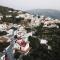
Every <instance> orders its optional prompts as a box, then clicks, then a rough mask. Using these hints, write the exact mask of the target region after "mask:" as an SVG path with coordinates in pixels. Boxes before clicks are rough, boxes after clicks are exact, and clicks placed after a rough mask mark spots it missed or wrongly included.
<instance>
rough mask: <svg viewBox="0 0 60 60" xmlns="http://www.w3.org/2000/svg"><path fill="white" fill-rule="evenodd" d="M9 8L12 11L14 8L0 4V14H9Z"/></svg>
mask: <svg viewBox="0 0 60 60" xmlns="http://www.w3.org/2000/svg"><path fill="white" fill-rule="evenodd" d="M9 10H11V11H14V9H12V8H8V7H3V6H0V14H2V15H6V14H9V12H8V11H9Z"/></svg>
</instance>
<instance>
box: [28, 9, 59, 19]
mask: <svg viewBox="0 0 60 60" xmlns="http://www.w3.org/2000/svg"><path fill="white" fill-rule="evenodd" d="M27 12H28V13H30V14H33V15H44V16H49V17H52V18H57V19H60V11H58V10H51V9H33V10H28V11H27Z"/></svg>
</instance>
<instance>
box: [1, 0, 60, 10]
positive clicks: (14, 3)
mask: <svg viewBox="0 0 60 60" xmlns="http://www.w3.org/2000/svg"><path fill="white" fill-rule="evenodd" d="M0 5H3V6H7V7H11V8H15V9H20V10H30V9H57V10H60V0H0Z"/></svg>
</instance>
